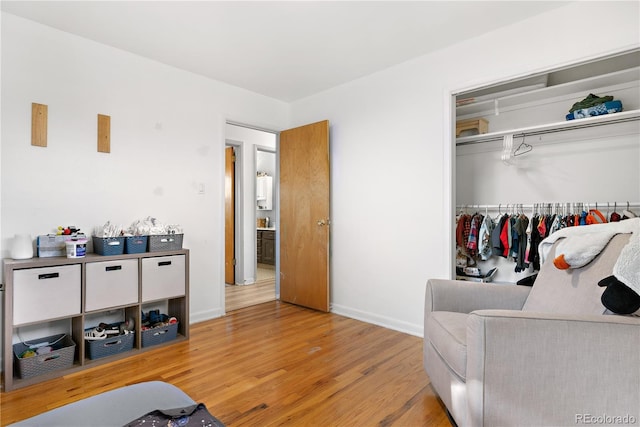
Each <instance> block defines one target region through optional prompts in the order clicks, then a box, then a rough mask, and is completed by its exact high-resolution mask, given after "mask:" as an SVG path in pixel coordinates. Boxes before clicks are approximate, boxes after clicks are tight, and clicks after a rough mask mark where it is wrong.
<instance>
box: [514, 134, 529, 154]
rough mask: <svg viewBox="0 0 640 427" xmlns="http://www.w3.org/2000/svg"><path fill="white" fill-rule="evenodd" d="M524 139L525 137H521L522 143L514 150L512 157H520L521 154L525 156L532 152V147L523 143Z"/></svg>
mask: <svg viewBox="0 0 640 427" xmlns="http://www.w3.org/2000/svg"><path fill="white" fill-rule="evenodd" d="M525 138H526V136H523V137H522V142H521V143H520V145H518V148H516V151H514V152H513V157H517V156H521V155H523V154H527V153H528V152H529V151H531V150H533V147H532V146H531V145H529V144H527V143H526V142H524V139H525Z"/></svg>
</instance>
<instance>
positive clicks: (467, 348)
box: [424, 226, 640, 427]
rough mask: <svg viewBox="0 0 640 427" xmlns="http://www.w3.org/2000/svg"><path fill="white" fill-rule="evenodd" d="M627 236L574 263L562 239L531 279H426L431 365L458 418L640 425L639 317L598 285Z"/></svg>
mask: <svg viewBox="0 0 640 427" xmlns="http://www.w3.org/2000/svg"><path fill="white" fill-rule="evenodd" d="M589 227H591V226H589ZM629 236H630V235H629V234H617V235H616V236H615V237H613V238H612V240H611V241H610V242H609V243H608V245H607V246H606V247H605V249H604V250H603V251H602V252H601V253H600V254H599V255H597V256H596V258H595V259H593V261H591V262H590V263H589V264H587V265H586V266H584V267H581V268H575V269H572V270H559V269H558V268H556V267H555V266H554V265H553V262H552V260H553V258H554V257H555V256H556V254H555V251H556V249H557V246H558V245H559V244H560V241H561V240H560V241H558V242H555V243H554V244H553V246H551V249H550V252H549V256H548V257H547V258H546V261H545V262H544V263H543V264H542V266H541V270H540V272H539V274H538V277H537V279H536V281H535V284H534V285H533V287H526V286H515V285H498V284H485V283H473V282H463V281H455V280H429V281H428V283H427V287H426V296H425V316H424V367H425V369H426V371H427V373H428V375H429V378H430V380H431V384H432V386H433V388H434V390H435V391H436V393H437V394H438V395H439V397H440V398H441V399H442V401H443V403H444V404H445V405H446V407H447V409H448V411H449V413H450V415H451V417H452V418H453V420H454V421H455V423H457V425H458V426H460V427H462V426H518V427H521V426H538V427H539V426H576V425H578V426H579V425H585V424H595V425H616V424H617V425H623V424H624V425H640V317H634V316H622V315H616V314H613V313H611V312H609V311H608V310H607V309H606V308H605V307H604V306H603V305H602V302H601V299H600V297H601V294H602V292H603V288H601V287H599V286H598V281H599V280H601V279H603V278H604V277H606V276H609V275H611V274H612V270H613V268H614V265H615V263H616V261H617V259H618V257H619V254H620V251H621V250H622V248H623V247H625V246H626V244H627V243H628V242H629ZM637 256H640V254H639V255H637ZM636 277H640V271H638V272H637V273H636Z"/></svg>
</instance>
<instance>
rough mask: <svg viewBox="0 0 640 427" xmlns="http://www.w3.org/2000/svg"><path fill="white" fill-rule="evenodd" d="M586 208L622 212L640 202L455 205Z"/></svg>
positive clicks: (474, 206)
mask: <svg viewBox="0 0 640 427" xmlns="http://www.w3.org/2000/svg"><path fill="white" fill-rule="evenodd" d="M576 205H578V206H588V207H589V209H595V208H596V206H597V209H598V210H603V209H609V210H611V209H614V208H615V209H619V210H624V209H626V208H627V207H629V208H640V202H540V203H501V204H498V205H493V204H489V205H484V204H480V205H478V204H474V203H472V204H468V205H456V209H458V210H460V209H490V210H500V209H502V210H505V211H507V210H511V209H514V208H519V209H533V208H553V207H564V206H576Z"/></svg>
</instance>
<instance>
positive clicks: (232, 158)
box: [231, 154, 236, 162]
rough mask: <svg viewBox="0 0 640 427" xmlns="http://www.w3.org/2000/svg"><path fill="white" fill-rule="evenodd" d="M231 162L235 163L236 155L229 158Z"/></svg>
mask: <svg viewBox="0 0 640 427" xmlns="http://www.w3.org/2000/svg"><path fill="white" fill-rule="evenodd" d="M231 161H232V162H235V161H236V155H235V154H234V155H233V156H231Z"/></svg>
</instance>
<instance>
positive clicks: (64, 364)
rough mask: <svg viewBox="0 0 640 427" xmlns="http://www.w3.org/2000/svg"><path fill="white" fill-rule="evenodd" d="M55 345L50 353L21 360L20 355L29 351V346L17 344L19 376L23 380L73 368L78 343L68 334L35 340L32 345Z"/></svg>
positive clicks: (16, 356) (16, 360) (15, 355)
mask: <svg viewBox="0 0 640 427" xmlns="http://www.w3.org/2000/svg"><path fill="white" fill-rule="evenodd" d="M39 343H55V344H52V345H51V347H52V351H51V352H50V353H45V354H40V355H37V356H33V357H26V358H21V357H20V355H21V354H22V353H24V352H25V351H27V350H28V349H29V345H26V344H23V343H16V344H14V345H13V354H14V358H15V364H16V368H17V371H18V376H19V377H20V378H22V379H25V378H31V377H35V376H38V375H42V374H46V373H47V372H51V371H55V370H58V369H65V368H70V367H71V366H73V356H74V354H75V351H76V343H75V342H73V340H72V339H71V337H70V336H69V335H66V334H60V335H52V336H49V337H45V338H41V339H39V340H34V341H32V342H31V343H30V344H31V345H34V344H39Z"/></svg>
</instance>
